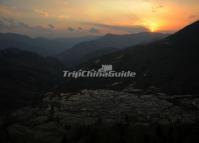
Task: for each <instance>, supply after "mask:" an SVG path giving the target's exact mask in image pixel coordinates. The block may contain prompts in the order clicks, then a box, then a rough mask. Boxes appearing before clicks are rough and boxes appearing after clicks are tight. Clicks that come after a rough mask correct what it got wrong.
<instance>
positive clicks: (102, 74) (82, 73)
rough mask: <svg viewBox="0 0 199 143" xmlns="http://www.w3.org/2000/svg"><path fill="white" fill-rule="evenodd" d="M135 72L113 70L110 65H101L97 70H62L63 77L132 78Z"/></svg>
mask: <svg viewBox="0 0 199 143" xmlns="http://www.w3.org/2000/svg"><path fill="white" fill-rule="evenodd" d="M135 76H136V73H135V72H132V71H129V70H128V71H124V70H123V71H119V72H118V71H117V72H116V71H114V70H113V66H112V65H102V66H101V68H99V69H98V70H94V69H92V70H82V69H80V70H78V71H67V70H64V71H63V77H64V78H113V77H116V78H134V77H135Z"/></svg>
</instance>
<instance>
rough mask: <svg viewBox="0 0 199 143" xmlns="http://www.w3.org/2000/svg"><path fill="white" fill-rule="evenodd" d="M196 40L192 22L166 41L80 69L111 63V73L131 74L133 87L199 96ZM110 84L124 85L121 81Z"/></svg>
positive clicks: (197, 25)
mask: <svg viewBox="0 0 199 143" xmlns="http://www.w3.org/2000/svg"><path fill="white" fill-rule="evenodd" d="M198 37H199V21H196V22H195V23H193V24H191V25H189V26H187V27H185V28H183V29H182V30H180V31H179V32H177V33H175V34H173V35H171V36H169V37H167V38H164V39H162V40H159V41H156V42H152V43H149V44H143V45H137V46H133V47H129V48H127V49H124V50H120V51H119V52H115V53H112V54H108V55H105V56H103V57H100V58H96V59H95V60H91V61H90V62H88V64H87V65H84V67H87V68H91V69H92V68H93V67H95V68H99V67H100V66H101V64H112V65H113V67H114V70H122V69H126V70H132V71H135V72H136V73H137V76H136V78H135V79H134V80H129V81H128V82H129V84H130V83H134V84H135V85H136V86H137V87H141V88H148V87H150V86H155V87H158V88H161V89H162V90H165V91H167V92H174V93H199V74H198V73H199V40H198ZM112 81H114V82H116V81H117V82H121V84H124V82H123V80H122V79H117V80H116V81H115V80H112ZM125 82H126V81H125ZM105 83H107V84H109V85H111V84H110V83H108V82H103V84H104V86H105ZM92 84H93V83H92ZM92 84H91V85H92ZM107 86H108V85H107ZM120 86H121V85H120Z"/></svg>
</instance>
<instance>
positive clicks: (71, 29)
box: [67, 27, 75, 32]
mask: <svg viewBox="0 0 199 143" xmlns="http://www.w3.org/2000/svg"><path fill="white" fill-rule="evenodd" d="M67 30H68V31H70V32H74V31H75V29H74V28H72V27H68V29H67Z"/></svg>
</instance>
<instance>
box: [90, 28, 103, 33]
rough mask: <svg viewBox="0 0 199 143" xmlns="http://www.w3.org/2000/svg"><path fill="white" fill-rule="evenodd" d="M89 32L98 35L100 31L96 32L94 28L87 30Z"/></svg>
mask: <svg viewBox="0 0 199 143" xmlns="http://www.w3.org/2000/svg"><path fill="white" fill-rule="evenodd" d="M89 32H91V33H100V30H98V29H96V28H91V29H90V30H89Z"/></svg>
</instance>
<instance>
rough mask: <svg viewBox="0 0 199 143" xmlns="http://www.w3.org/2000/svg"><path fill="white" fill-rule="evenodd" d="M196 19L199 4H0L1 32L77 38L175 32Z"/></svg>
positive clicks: (162, 0) (154, 0)
mask: <svg viewBox="0 0 199 143" xmlns="http://www.w3.org/2000/svg"><path fill="white" fill-rule="evenodd" d="M198 19H199V0H0V32H15V33H21V34H27V35H29V36H33V37H38V36H42V37H74V36H75V37H77V36H78V37H80V36H87V35H103V34H106V33H115V34H128V33H137V32H142V31H152V32H174V31H177V30H179V29H180V28H182V27H184V26H185V25H187V24H189V23H191V22H193V21H195V20H198Z"/></svg>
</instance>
